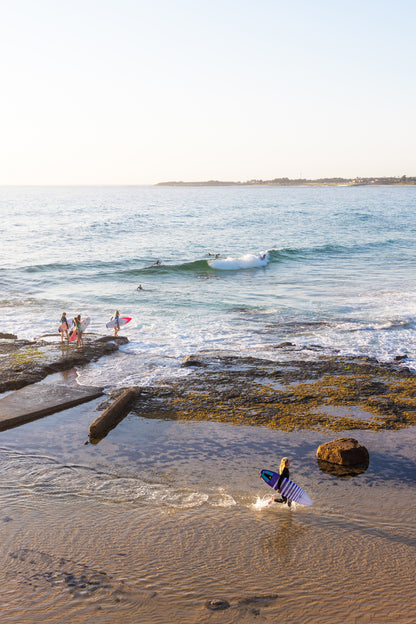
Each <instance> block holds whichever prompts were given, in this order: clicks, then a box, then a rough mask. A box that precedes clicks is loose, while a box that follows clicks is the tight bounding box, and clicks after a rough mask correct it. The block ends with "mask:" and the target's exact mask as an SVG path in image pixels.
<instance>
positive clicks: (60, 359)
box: [0, 336, 128, 393]
mask: <svg viewBox="0 0 416 624" xmlns="http://www.w3.org/2000/svg"><path fill="white" fill-rule="evenodd" d="M127 342H128V339H127V338H126V337H124V336H122V337H114V336H104V337H101V338H98V339H95V340H94V339H92V338H90V337H84V345H85V346H84V347H83V348H82V349H77V348H76V346H75V345H73V344H72V343H70V344H69V345H67V344H65V343H64V344H60V343H53V344H51V343H47V342H44V341H37V342H31V341H28V340H15V339H2V341H1V342H0V355H1V356H2V357H0V393H2V392H8V391H10V390H18V389H19V388H23V387H24V386H27V385H29V384H32V383H36V382H38V381H41V380H42V379H44V378H45V377H47V376H48V375H51V374H52V373H57V372H60V371H65V370H69V369H71V368H73V367H79V366H83V365H85V364H88V363H89V362H92V361H93V360H98V359H99V358H100V357H102V356H103V355H109V354H110V353H113V352H114V351H117V350H118V347H119V345H120V344H125V343H127Z"/></svg>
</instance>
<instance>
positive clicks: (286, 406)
mask: <svg viewBox="0 0 416 624" xmlns="http://www.w3.org/2000/svg"><path fill="white" fill-rule="evenodd" d="M126 342H128V340H127V338H125V337H120V338H114V337H104V338H96V339H94V338H93V337H90V335H89V336H88V339H86V340H85V347H84V348H83V349H76V348H75V347H73V346H72V345H70V346H67V345H65V344H64V345H61V344H60V343H59V344H56V343H55V344H50V343H46V342H45V343H43V342H35V343H33V342H27V341H23V340H18V339H17V338H16V337H9V338H2V337H1V335H0V393H4V392H7V391H13V390H16V389H18V388H23V387H24V386H28V385H29V384H34V383H35V382H38V381H40V380H42V379H44V378H45V377H47V376H48V375H50V374H52V373H56V372H59V371H64V370H69V369H71V368H73V367H80V366H84V365H86V364H88V363H89V362H91V361H93V360H96V359H98V358H99V357H102V356H103V355H109V354H111V353H113V352H114V351H116V350H117V349H118V347H119V345H120V344H125V343H126ZM268 353H270V351H269V352H268ZM268 353H267V352H265V353H264V357H261V358H260V357H259V358H255V357H247V356H244V355H241V354H238V353H234V352H233V353H231V352H223V351H221V352H220V351H203V352H200V353H196V354H194V355H193V356H188V357H187V358H185V360H184V361H183V363H182V366H183V367H184V368H187V369H188V371H189V374H188V375H186V376H184V377H181V378H179V379H178V378H176V379H173V380H172V381H170V382H169V381H165V382H164V383H163V385H160V386H154V387H148V386H143V387H140V386H137V387H136V391H137V392H136V397H135V399H134V400H133V402H132V404H131V405H130V407H129V410H130V413H134V414H137V415H139V416H143V417H148V418H165V419H177V420H211V421H219V422H228V423H234V424H239V425H251V426H266V427H270V428H272V429H280V430H283V431H296V430H301V429H326V430H330V431H346V430H356V429H361V430H376V431H377V430H394V429H401V428H404V427H409V426H414V425H416V373H414V372H413V371H411V370H409V368H408V367H406V365H405V362H403V361H401V360H397V361H395V362H392V363H380V362H378V361H376V360H374V359H371V358H365V357H345V356H332V357H330V356H326V355H323V354H319V353H317V354H314V357H313V358H311V359H305V355H304V353H299V350H298V349H297V348H296V347H295V345H292V344H291V343H283V344H280V345H276V346H275V347H274V349H273V356H274V355H275V354H276V357H273V360H271V359H268V357H270V355H268ZM124 390H125V389H124V388H122V389H118V390H117V391H115V392H114V393H111V392H110V396H109V399H108V400H107V401H105V402H103V403H102V404H101V405H100V406H99V409H105V408H107V407H108V406H109V405H110V404H111V403H112V401H113V400H114V399H115V398H117V396H119V395H120V394H121V393H122V392H123V391H124ZM6 398H8V397H6ZM2 400H4V399H2ZM10 401H12V397H10V398H9V402H10Z"/></svg>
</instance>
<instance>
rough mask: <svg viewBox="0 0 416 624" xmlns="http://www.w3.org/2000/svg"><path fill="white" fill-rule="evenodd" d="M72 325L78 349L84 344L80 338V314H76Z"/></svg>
mask: <svg viewBox="0 0 416 624" xmlns="http://www.w3.org/2000/svg"><path fill="white" fill-rule="evenodd" d="M74 326H75V331H76V332H77V348H78V349H79V348H81V347H83V346H84V341H83V339H82V325H81V314H78V316H76V317H75V318H74Z"/></svg>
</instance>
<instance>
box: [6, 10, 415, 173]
mask: <svg viewBox="0 0 416 624" xmlns="http://www.w3.org/2000/svg"><path fill="white" fill-rule="evenodd" d="M415 18H416V3H415V2H414V1H413V0H407V1H406V0H396V1H395V2H385V1H382V0H381V1H378V2H376V1H373V0H369V1H365V0H364V1H363V0H361V1H360V2H358V1H355V0H352V1H348V0H345V1H344V0H339V1H337V0H331V1H329V0H328V1H326V0H315V1H314V2H312V1H306V0H303V1H297V0H291V2H282V1H280V0H274V1H272V0H256V2H254V0H253V1H251V2H249V1H245V0H239V1H238V2H237V1H234V0H223V1H219V0H210V1H209V2H199V1H198V0H192V1H191V0H176V1H171V2H169V1H168V0H151V1H150V0H146V1H143V0H117V1H116V0H114V1H111V2H110V1H108V0H71V2H63V1H62V0H37V1H36V2H34V1H33V0H0V52H1V54H0V58H1V74H0V77H1V98H0V120H1V121H0V124H1V125H0V132H1V136H0V184H153V183H156V182H159V181H166V180H194V181H196V180H208V179H219V180H240V181H244V180H248V179H251V178H262V179H270V178H274V177H282V176H287V177H290V178H294V177H298V176H300V175H302V176H303V177H308V178H317V177H331V176H337V175H339V176H344V177H355V176H358V175H361V176H373V175H379V176H383V175H395V176H399V175H408V176H409V175H416V156H415V146H416V124H415V110H416V85H415V75H416V71H415V70H416V43H415V41H416V37H415V32H416V19H415Z"/></svg>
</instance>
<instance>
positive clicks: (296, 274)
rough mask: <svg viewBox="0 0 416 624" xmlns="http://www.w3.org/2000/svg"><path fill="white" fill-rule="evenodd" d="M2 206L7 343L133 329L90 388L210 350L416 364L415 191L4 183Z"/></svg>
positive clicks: (0, 321) (0, 280) (0, 311)
mask: <svg viewBox="0 0 416 624" xmlns="http://www.w3.org/2000/svg"><path fill="white" fill-rule="evenodd" d="M0 206H1V215H2V219H1V223H0V231H1V239H2V246H1V249H0V293H1V294H0V331H3V332H12V333H14V334H17V335H18V336H19V337H20V338H34V337H37V338H39V337H42V338H43V339H45V340H51V341H56V340H58V334H57V328H58V325H59V319H60V316H61V313H62V312H63V311H66V312H67V315H68V317H73V316H74V315H76V314H78V313H81V315H82V316H83V317H84V316H89V317H90V318H91V324H90V327H89V329H88V331H89V332H90V333H92V334H105V333H108V332H109V330H107V329H106V327H105V323H106V322H107V321H108V320H109V319H110V318H111V317H112V315H113V313H114V311H115V310H116V309H117V310H119V311H120V314H121V315H122V316H124V315H125V316H131V317H132V319H133V320H132V321H131V322H130V324H129V325H127V326H126V327H125V328H124V329H123V330H121V333H122V334H124V335H126V336H128V338H129V344H128V345H126V346H125V347H123V348H122V350H121V354H120V357H118V358H116V359H114V358H112V359H111V361H110V360H108V361H107V360H101V361H100V362H98V363H96V364H94V365H91V366H90V367H89V368H88V370H87V371H84V372H81V373H80V376H79V380H78V381H79V383H84V384H89V383H100V384H102V385H105V386H117V385H124V384H127V383H139V384H142V385H146V384H149V383H155V382H156V383H158V382H163V380H164V379H166V378H169V377H172V376H175V375H183V374H187V373H186V372H184V370H183V369H181V368H180V363H181V362H182V359H183V357H184V356H186V355H187V354H190V353H194V352H196V351H198V350H202V349H203V350H207V349H208V350H212V349H220V350H232V351H234V352H239V353H243V354H245V355H247V354H256V355H260V356H262V355H263V356H264V357H271V358H273V357H276V355H273V352H272V351H270V352H268V351H267V347H268V345H273V344H274V345H275V344H278V343H279V342H282V341H290V342H292V343H293V344H295V345H296V346H297V348H298V350H299V357H313V354H312V350H311V349H308V347H310V345H315V346H316V345H317V346H319V347H321V349H322V351H321V352H323V353H328V354H333V353H341V354H357V355H358V354H360V355H361V354H363V355H368V356H374V357H376V358H377V359H379V360H381V361H391V360H392V359H394V358H395V357H397V356H398V355H399V356H407V359H406V360H405V365H407V366H409V367H410V368H412V369H413V370H415V368H416V332H415V330H416V323H415V321H416V270H415V269H416V261H415V240H416V220H415V207H416V191H415V189H414V188H413V187H401V188H383V187H376V188H366V187H354V188H350V187H320V188H273V187H241V188H236V187H209V188H172V187H171V188H168V187H68V188H63V187H45V188H43V187H38V188H37V187H20V188H18V187H4V188H1V189H0ZM208 254H220V255H219V257H218V258H217V259H215V257H214V256H213V255H211V256H209V255H208ZM264 254H266V256H265V258H264V259H262V257H263V255H264ZM156 260H160V261H161V265H160V266H152V264H153V263H154V262H155V261H156ZM138 284H141V285H142V287H143V291H137V286H138ZM279 357H281V356H279Z"/></svg>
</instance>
